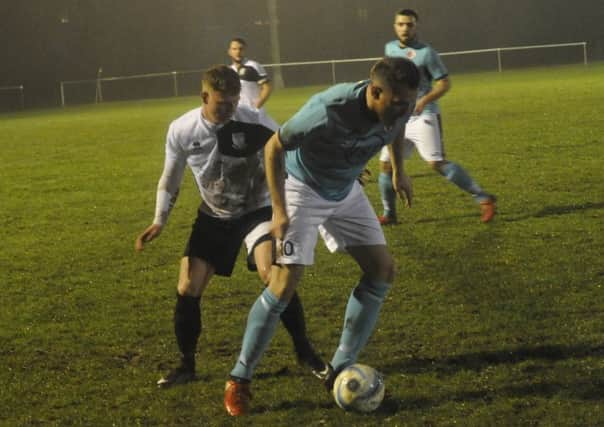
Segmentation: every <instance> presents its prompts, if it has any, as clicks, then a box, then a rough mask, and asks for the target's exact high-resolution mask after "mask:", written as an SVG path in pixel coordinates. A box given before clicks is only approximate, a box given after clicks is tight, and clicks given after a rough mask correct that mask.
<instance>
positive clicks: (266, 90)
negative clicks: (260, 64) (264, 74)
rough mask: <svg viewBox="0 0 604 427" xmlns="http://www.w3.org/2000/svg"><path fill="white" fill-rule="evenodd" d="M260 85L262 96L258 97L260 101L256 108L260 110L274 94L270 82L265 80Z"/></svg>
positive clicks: (257, 102)
mask: <svg viewBox="0 0 604 427" xmlns="http://www.w3.org/2000/svg"><path fill="white" fill-rule="evenodd" d="M259 84H260V95H259V96H258V100H257V101H256V108H258V109H260V108H262V106H263V105H264V104H265V103H266V101H268V98H269V97H270V96H271V93H272V92H273V85H272V84H271V82H270V80H265V81H264V82H263V83H259Z"/></svg>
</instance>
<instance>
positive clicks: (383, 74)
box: [369, 56, 419, 89]
mask: <svg viewBox="0 0 604 427" xmlns="http://www.w3.org/2000/svg"><path fill="white" fill-rule="evenodd" d="M369 77H370V78H371V80H380V81H382V82H384V83H387V84H388V86H390V88H395V87H397V86H401V85H406V86H408V87H409V88H410V89H417V88H418V86H419V70H418V69H417V67H416V66H415V64H414V63H413V62H412V61H410V60H408V59H407V58H399V57H391V56H386V57H384V58H382V59H380V60H379V61H377V62H376V63H375V64H373V67H371V71H370V72H369Z"/></svg>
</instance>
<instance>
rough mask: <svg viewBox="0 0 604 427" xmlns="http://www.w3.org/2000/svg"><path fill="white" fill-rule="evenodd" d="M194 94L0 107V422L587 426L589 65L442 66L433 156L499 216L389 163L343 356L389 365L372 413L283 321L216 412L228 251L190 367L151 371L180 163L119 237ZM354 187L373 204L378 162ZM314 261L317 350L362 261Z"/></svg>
mask: <svg viewBox="0 0 604 427" xmlns="http://www.w3.org/2000/svg"><path fill="white" fill-rule="evenodd" d="M315 90H317V88H304V89H287V90H282V91H278V92H276V93H275V94H274V96H273V98H272V99H271V100H270V102H269V110H270V112H271V114H272V115H273V116H274V117H275V118H276V119H277V120H278V121H283V120H285V119H286V118H287V117H288V116H289V115H291V113H293V112H294V111H295V109H296V108H297V107H298V106H300V105H301V104H302V103H303V102H304V100H305V99H307V98H308V96H309V95H310V94H311V93H313V92H314V91H315ZM197 104H198V99H197V98H178V99H162V100H153V101H145V102H124V103H107V104H104V105H97V106H85V107H78V108H75V107H73V108H66V109H64V110H46V111H35V112H23V113H18V114H10V115H2V116H0V161H1V165H2V168H1V169H0V183H1V184H2V185H0V213H1V215H0V224H1V225H2V231H1V232H0V235H1V239H0V241H1V244H2V250H1V251H0V271H1V273H2V275H1V285H2V298H1V302H0V383H1V384H2V387H0V425H6V426H17V425H87V426H92V425H99V426H106V425H123V426H130V425H157V426H166V425H231V424H235V425H237V424H241V425H265V426H266V425H358V426H365V425H393V426H394V425H429V426H432V425H439V426H441V425H443V426H448V425H454V424H455V425H514V426H515V425H594V426H595V425H602V424H604V398H603V396H604V263H603V262H602V252H603V249H604V235H603V228H604V227H603V224H604V182H603V178H602V176H603V175H602V158H604V140H603V135H604V121H603V119H602V109H601V106H602V105H604V66H603V65H602V64H596V65H590V66H588V67H583V66H576V67H559V68H551V69H532V70H524V71H506V72H504V73H502V74H498V73H486V74H468V75H459V76H453V89H452V90H451V92H450V93H449V94H448V95H447V96H446V97H445V98H444V99H443V100H442V102H441V106H442V107H443V120H444V134H445V140H446V148H447V153H448V157H449V158H450V159H451V160H454V161H457V162H459V163H460V164H462V165H463V166H464V167H465V168H466V169H467V170H468V171H469V172H470V173H471V175H472V176H473V177H474V178H476V180H477V181H478V182H480V183H481V184H482V186H483V187H485V188H486V189H487V190H489V191H491V192H494V193H496V194H497V195H498V197H499V214H498V216H497V217H496V218H495V220H494V222H493V223H492V224H489V225H483V224H481V223H480V222H479V219H478V218H479V213H478V208H477V206H476V205H474V204H473V202H472V201H471V198H470V197H469V196H468V195H466V194H464V193H462V192H460V191H459V190H458V189H457V188H456V187H454V186H452V185H451V184H449V183H447V182H446V181H445V180H444V179H443V178H442V177H440V176H437V175H436V174H434V173H433V172H431V171H430V170H429V169H428V167H427V166H426V165H425V164H424V163H423V162H422V161H421V160H420V159H419V157H418V156H417V155H415V157H414V158H413V159H411V160H410V161H409V162H407V170H408V172H409V173H410V174H411V175H412V176H413V178H414V186H415V200H414V202H415V203H414V206H413V207H412V208H411V209H409V210H402V209H403V208H402V207H400V208H399V209H400V212H399V216H400V217H401V219H402V223H401V224H400V225H397V226H394V227H388V228H386V229H385V233H386V237H387V239H388V241H389V245H390V248H391V250H392V252H393V253H394V256H395V258H396V260H397V264H398V266H399V268H398V269H399V274H398V278H397V279H396V282H395V284H394V287H393V289H392V291H391V292H390V294H389V295H388V297H387V301H386V303H385V305H384V308H383V311H382V315H381V318H380V321H379V324H378V328H377V330H376V331H375V333H374V335H373V337H372V338H371V340H370V343H369V345H368V346H367V348H366V350H365V351H364V353H362V354H361V356H360V361H362V362H364V363H368V364H370V365H372V366H375V367H376V368H378V369H379V370H381V371H382V372H383V373H384V374H385V378H386V387H387V397H386V400H385V401H384V403H383V405H382V407H381V408H380V409H379V410H378V411H377V412H376V413H373V414H369V415H358V414H350V413H345V412H343V411H342V410H340V409H339V408H337V407H336V406H335V404H334V403H333V402H332V401H331V400H330V399H329V398H328V396H327V395H326V394H325V393H324V391H323V389H322V387H321V385H319V384H317V383H316V382H315V380H314V379H313V378H311V377H310V375H309V374H307V373H306V372H304V371H301V370H300V369H299V368H297V367H296V365H295V359H294V357H293V354H292V351H291V344H290V342H289V341H288V337H287V335H286V333H285V332H284V331H283V329H282V328H281V329H280V330H279V331H278V333H277V335H276V337H275V339H274V340H273V343H272V345H271V347H270V349H269V351H268V352H267V354H266V355H265V357H264V358H263V360H262V362H261V365H260V367H259V369H258V371H257V375H256V378H255V381H254V388H253V391H254V400H253V414H251V415H250V416H249V417H247V418H245V419H243V420H232V419H230V418H229V417H228V416H227V415H226V413H225V411H224V409H223V407H222V397H223V386H224V381H225V379H226V377H227V374H228V372H229V371H230V369H231V367H232V365H233V363H234V361H235V359H236V356H237V353H238V351H239V347H240V342H241V336H242V333H243V328H244V325H245V319H246V316H247V312H248V309H249V307H250V306H251V304H252V303H253V301H254V300H255V298H256V296H257V295H258V293H259V292H260V290H261V286H260V282H259V280H258V278H257V277H256V275H255V274H252V273H249V272H247V271H246V270H245V268H244V266H243V262H241V263H240V265H238V266H237V268H236V270H235V273H234V276H233V277H232V278H231V279H230V280H227V279H223V278H218V277H216V278H214V279H213V282H212V284H211V285H210V286H209V288H208V290H207V292H206V295H205V297H204V303H203V323H204V332H203V335H202V338H201V341H200V345H199V352H198V359H199V374H200V381H198V382H196V383H194V384H191V385H187V386H183V387H178V388H174V389H171V390H165V391H164V390H157V389H156V388H155V381H156V380H157V379H158V377H159V376H160V375H161V374H163V373H164V372H165V370H166V369H167V368H169V367H170V365H171V364H172V363H173V362H174V361H175V359H176V356H177V349H176V344H175V341H174V337H173V332H172V310H173V306H174V293H175V286H176V277H177V272H178V260H179V258H180V255H181V253H182V250H183V247H184V244H185V239H186V237H187V236H188V232H189V229H190V225H191V223H192V221H193V219H194V216H195V211H196V208H197V205H198V203H199V196H198V193H197V191H196V189H195V188H194V183H193V180H192V179H191V177H190V175H187V176H186V177H185V181H184V184H183V188H182V190H181V195H180V199H179V201H178V203H177V206H176V207H175V209H174V211H173V214H172V216H171V218H170V221H169V225H168V226H167V228H166V229H165V231H164V233H163V234H162V236H161V237H160V238H159V239H157V240H156V241H155V242H153V243H152V244H151V245H150V246H149V247H148V248H147V249H146V250H145V251H144V252H143V253H141V254H136V253H135V252H134V249H133V242H134V238H135V236H136V235H137V234H138V233H139V232H141V231H142V230H143V229H144V228H145V227H146V226H147V225H148V224H149V223H150V221H151V220H152V217H153V209H154V197H155V187H156V183H157V180H158V178H159V174H160V173H161V169H162V166H163V144H164V138H165V132H166V129H167V126H168V124H169V122H170V121H171V120H172V119H174V118H175V117H177V116H178V115H180V114H181V113H183V112H184V111H186V110H188V109H190V108H193V107H195V106H196V105H197ZM370 166H371V168H372V170H373V172H374V178H377V174H378V171H377V165H376V163H375V160H374V161H372V163H370ZM366 190H367V193H368V195H369V197H370V198H371V200H372V201H373V203H374V206H375V207H376V209H377V210H379V209H380V205H379V196H378V193H377V184H376V182H375V179H374V182H372V183H370V184H369V185H368V186H367V187H366ZM316 258H317V259H316V265H315V266H313V267H312V268H309V269H308V271H307V274H306V276H305V278H304V281H303V283H302V285H301V289H300V293H301V296H302V298H303V302H304V304H305V308H306V314H307V322H308V327H309V330H310V333H311V335H312V337H313V340H314V342H315V343H316V346H317V347H318V349H320V350H321V352H322V353H323V354H324V355H327V356H329V357H330V356H331V353H332V352H333V350H334V349H335V346H336V345H337V339H338V336H339V331H340V327H341V322H342V315H343V311H344V306H345V303H346V300H347V298H348V294H349V291H350V289H351V287H352V286H353V284H354V283H355V281H356V280H357V278H358V271H357V270H356V267H355V266H354V265H353V263H352V262H351V261H350V260H349V259H348V258H346V257H345V256H338V255H330V254H328V253H327V252H326V250H325V249H324V248H323V247H322V245H319V247H318V248H317V257H316ZM242 259H243V257H242Z"/></svg>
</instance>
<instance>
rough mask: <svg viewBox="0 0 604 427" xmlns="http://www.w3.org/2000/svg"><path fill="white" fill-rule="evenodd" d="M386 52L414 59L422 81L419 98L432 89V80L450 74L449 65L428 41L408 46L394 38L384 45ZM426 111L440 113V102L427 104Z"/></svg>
mask: <svg viewBox="0 0 604 427" xmlns="http://www.w3.org/2000/svg"><path fill="white" fill-rule="evenodd" d="M384 54H385V55H386V56H394V57H400V58H407V59H410V60H411V61H413V63H414V64H415V65H416V66H417V68H419V74H420V81H419V89H418V91H417V98H418V99H419V98H421V97H422V96H424V95H425V94H427V93H428V92H430V90H432V82H433V81H434V80H440V79H443V78H445V77H447V75H448V74H449V72H448V71H447V67H445V64H443V62H442V61H441V59H440V56H438V53H437V52H436V51H435V50H434V49H433V48H432V46H430V45H429V44H426V43H421V42H418V41H414V42H412V43H410V44H409V45H408V46H405V47H401V45H400V43H399V41H398V40H393V41H391V42H388V43H386V45H385V46H384ZM424 111H426V112H429V113H439V112H440V110H439V108H438V104H437V103H436V102H431V103H429V104H428V105H426V108H425V109H424Z"/></svg>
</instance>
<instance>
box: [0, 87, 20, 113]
mask: <svg viewBox="0 0 604 427" xmlns="http://www.w3.org/2000/svg"><path fill="white" fill-rule="evenodd" d="M0 91H3V92H4V91H6V92H8V91H18V92H19V95H18V96H19V106H20V107H21V109H23V108H25V94H24V90H23V85H15V86H0Z"/></svg>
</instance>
